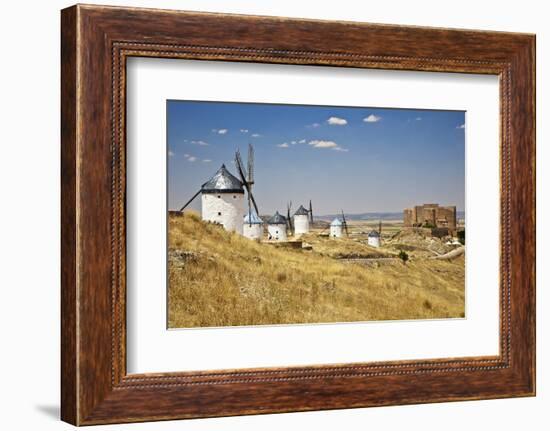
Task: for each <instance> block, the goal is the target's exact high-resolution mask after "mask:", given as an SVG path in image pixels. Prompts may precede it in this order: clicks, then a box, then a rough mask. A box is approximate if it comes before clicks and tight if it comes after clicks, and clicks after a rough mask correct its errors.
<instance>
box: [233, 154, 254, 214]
mask: <svg viewBox="0 0 550 431" xmlns="http://www.w3.org/2000/svg"><path fill="white" fill-rule="evenodd" d="M251 148H252V146H250V147H249V149H248V155H249V157H250V155H251V154H252V160H250V159H249V160H248V174H247V172H246V169H245V167H244V163H243V160H242V158H241V153H240V151H239V150H238V149H237V151H236V152H235V166H236V167H237V171H238V173H239V177H240V178H241V181H242V183H243V184H244V187H245V188H246V192H247V198H248V214H249V218H250V214H251V211H252V206H253V207H254V210H255V211H256V214H257V215H259V214H260V212H259V211H258V205H257V204H256V199H254V195H253V194H252V184H253V183H254V178H253V176H254V150H251ZM250 172H252V176H250V175H251V174H250ZM250 180H252V182H251V181H250ZM251 203H252V205H251Z"/></svg>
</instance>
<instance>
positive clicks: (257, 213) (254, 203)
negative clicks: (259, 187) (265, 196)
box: [246, 186, 260, 217]
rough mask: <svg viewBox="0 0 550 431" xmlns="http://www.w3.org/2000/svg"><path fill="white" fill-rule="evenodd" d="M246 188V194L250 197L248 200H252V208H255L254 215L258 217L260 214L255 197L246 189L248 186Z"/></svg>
mask: <svg viewBox="0 0 550 431" xmlns="http://www.w3.org/2000/svg"><path fill="white" fill-rule="evenodd" d="M246 190H247V191H248V196H249V197H250V200H251V201H252V205H253V206H254V210H256V215H257V216H258V217H259V216H260V211H259V210H258V205H257V204H256V199H254V195H253V194H252V192H251V191H250V190H249V189H248V186H247V187H246Z"/></svg>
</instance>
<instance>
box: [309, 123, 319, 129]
mask: <svg viewBox="0 0 550 431" xmlns="http://www.w3.org/2000/svg"><path fill="white" fill-rule="evenodd" d="M319 126H320V124H319V123H313V124H308V125H307V126H306V127H310V128H313V129H315V128H317V127H319Z"/></svg>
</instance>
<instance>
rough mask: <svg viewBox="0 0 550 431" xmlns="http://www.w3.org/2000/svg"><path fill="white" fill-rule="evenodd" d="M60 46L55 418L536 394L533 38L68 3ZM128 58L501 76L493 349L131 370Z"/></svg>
mask: <svg viewBox="0 0 550 431" xmlns="http://www.w3.org/2000/svg"><path fill="white" fill-rule="evenodd" d="M260 30H261V31H260ZM335 34H337V35H338V37H334V35H335ZM374 41H375V42H374ZM61 53H62V55H61V84H62V85H61V87H62V91H61V144H62V145H61V170H62V179H61V192H62V196H61V229H62V232H61V234H62V235H61V258H62V268H61V269H62V277H61V313H62V316H61V317H62V319H61V418H62V420H64V421H66V422H69V423H71V424H74V425H92V424H107V423H121V422H139V421H153V420H168V419H182V418H197V417H214V416H231V415H242V414H260V413H276V412H290V411H309V410H323V409H342V408H355V407H370V406H384V405H397V404H415V403H431V402H443V401H459V400H477V399H491V398H504V397H520V396H534V395H535V36H534V35H529V34H516V33H500V32H488V31H472V30H450V29H439V28H424V27H405V26H392V25H379V24H365V23H352V22H332V21H315V20H300V19H288V18H278V17H257V16H241V15H223V14H215V13H198V12H180V11H169V10H153V9H136V8H121V7H105V6H92V5H76V6H72V7H70V8H67V9H64V10H63V11H62V13H61ZM136 56H137V57H154V58H168V59H172V58H174V59H194V60H204V61H209V60H216V61H227V62H235V61H236V62H251V63H272V64H289V65H311V66H319V65H324V66H335V67H350V68H366V69H383V70H411V71H426V72H455V73H475V74H490V75H496V76H498V77H499V85H500V100H499V105H500V153H501V160H500V172H501V180H500V183H501V194H500V210H501V212H500V286H499V289H500V310H499V314H500V332H499V337H500V338H499V339H500V343H499V344H500V353H499V355H497V356H491V357H476V356H471V357H470V356H468V357H457V358H454V357H453V358H440V359H429V360H411V361H389V362H369V363H342V364H329V365H311V366H299V367H296V366H292V367H290V366H289V367H273V368H254V369H228V370H224V371H219V370H204V371H201V372H194V371H192V372H167V373H147V374H128V373H127V371H126V356H127V352H126V318H125V316H126V257H125V253H126V224H125V220H126V219H125V217H126V212H125V211H126V207H125V199H126V188H127V182H126V164H125V163H126V126H127V124H126V105H125V101H126V84H127V81H126V61H127V59H128V58H130V57H136ZM480 180H482V179H480Z"/></svg>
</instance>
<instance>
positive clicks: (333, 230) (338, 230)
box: [330, 218, 343, 238]
mask: <svg viewBox="0 0 550 431" xmlns="http://www.w3.org/2000/svg"><path fill="white" fill-rule="evenodd" d="M342 227H343V224H342V222H341V221H340V219H339V218H335V219H334V220H332V223H331V224H330V237H331V238H341V237H342Z"/></svg>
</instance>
